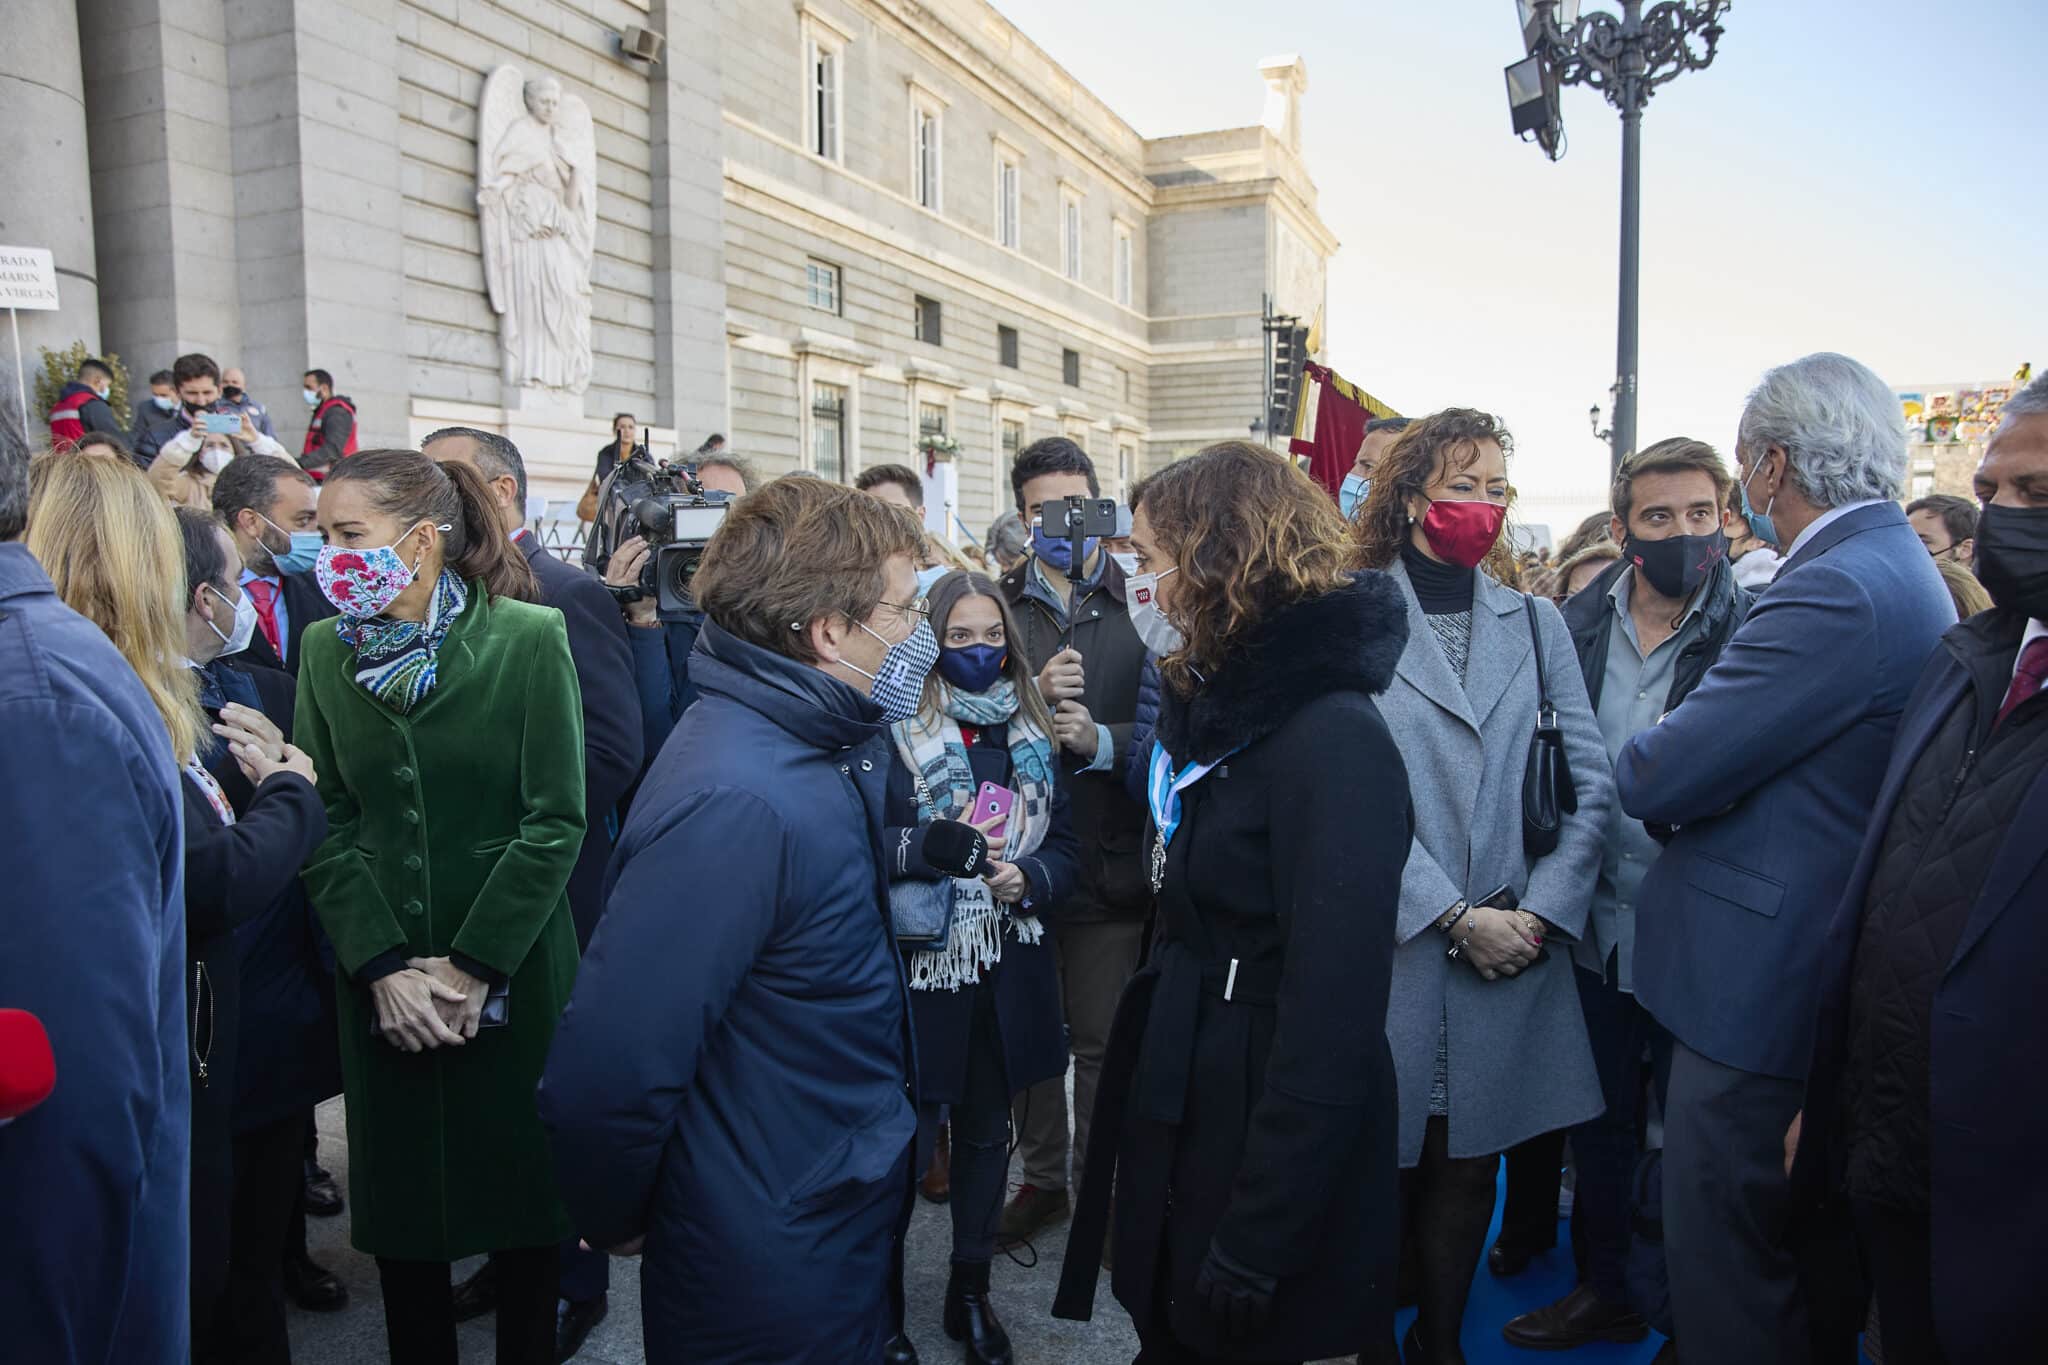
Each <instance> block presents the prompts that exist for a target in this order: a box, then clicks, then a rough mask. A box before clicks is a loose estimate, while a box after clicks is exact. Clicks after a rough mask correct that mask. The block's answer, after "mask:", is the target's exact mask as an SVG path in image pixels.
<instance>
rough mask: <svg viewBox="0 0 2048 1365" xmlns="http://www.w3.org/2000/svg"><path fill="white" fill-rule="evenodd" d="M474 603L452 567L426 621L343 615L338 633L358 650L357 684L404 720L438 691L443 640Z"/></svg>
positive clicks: (439, 586) (444, 574)
mask: <svg viewBox="0 0 2048 1365" xmlns="http://www.w3.org/2000/svg"><path fill="white" fill-rule="evenodd" d="M468 605H469V589H468V588H466V587H464V586H463V583H462V580H461V579H460V578H457V577H456V576H455V575H454V574H453V573H451V572H449V571H448V570H447V569H443V570H441V577H440V580H439V581H438V582H436V583H435V584H434V596H433V598H432V599H431V600H430V601H429V602H428V603H427V619H426V620H425V621H397V620H393V619H392V618H390V617H388V616H343V617H341V618H340V619H339V620H337V621H336V622H335V623H334V633H335V634H336V635H338V636H340V637H341V642H342V643H343V644H345V645H347V646H348V647H349V648H350V649H353V650H354V651H355V652H356V682H357V683H358V684H360V685H361V686H362V688H363V689H364V690H365V691H367V692H368V693H369V694H370V695H371V696H373V697H375V698H377V700H379V701H381V702H383V703H384V704H385V705H386V706H388V707H390V708H391V709H392V710H394V711H396V712H398V714H400V715H401V716H403V715H409V714H411V712H412V709H413V708H414V707H415V706H418V705H419V704H420V702H422V701H423V700H425V699H426V695H427V694H428V693H429V692H431V691H433V690H434V683H435V681H436V680H437V678H438V676H439V666H438V656H439V654H440V651H441V641H442V640H443V639H445V638H446V637H447V635H448V631H449V628H450V627H452V626H453V625H454V624H455V619H456V618H457V617H459V616H461V615H462V610H463V608H464V607H467V606H468Z"/></svg>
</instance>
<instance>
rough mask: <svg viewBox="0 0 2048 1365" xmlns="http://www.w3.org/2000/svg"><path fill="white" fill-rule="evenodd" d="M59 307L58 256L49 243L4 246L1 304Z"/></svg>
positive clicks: (0, 248)
mask: <svg viewBox="0 0 2048 1365" xmlns="http://www.w3.org/2000/svg"><path fill="white" fill-rule="evenodd" d="M55 307H57V258H56V257H55V256H53V255H51V254H50V252H49V250H48V249H47V248H45V247H39V246H0V308H26V309H28V310H30V311H32V312H33V311H48V310H50V309H53V308H55Z"/></svg>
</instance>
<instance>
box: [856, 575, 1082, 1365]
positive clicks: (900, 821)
mask: <svg viewBox="0 0 2048 1365" xmlns="http://www.w3.org/2000/svg"><path fill="white" fill-rule="evenodd" d="M927 608H928V610H929V611H930V612H931V624H932V631H933V633H934V634H936V635H937V636H938V638H939V646H940V653H939V661H938V666H937V668H936V670H935V671H934V672H933V673H932V675H931V676H930V677H929V678H928V679H926V682H925V688H924V700H923V703H922V704H921V705H920V706H919V708H918V713H917V715H915V716H913V717H912V718H911V719H909V720H907V721H903V722H901V723H899V724H897V725H895V726H892V727H891V729H890V737H891V739H892V741H893V742H894V745H895V749H896V763H895V765H894V766H893V767H892V768H891V770H890V773H889V785H888V794H887V797H886V800H885V804H884V807H883V815H882V819H883V823H884V830H883V840H882V847H883V849H884V850H885V851H886V852H888V853H889V855H890V856H889V868H888V871H889V875H890V879H891V887H890V895H891V900H892V903H893V904H895V905H897V906H899V907H904V906H907V907H912V908H915V907H918V906H922V907H924V908H926V909H929V908H930V907H932V906H935V905H939V904H942V903H945V902H946V901H950V903H951V908H952V918H951V922H950V925H949V930H948V933H947V936H946V938H945V940H944V941H943V942H939V941H935V940H934V941H928V942H925V943H922V944H919V943H915V942H904V943H903V944H902V946H903V949H904V963H903V965H904V976H905V978H906V979H907V980H908V981H909V983H910V1018H911V1026H912V1028H913V1030H914V1032H915V1034H916V1037H917V1057H918V1075H919V1079H920V1082H921V1085H920V1090H919V1095H918V1123H917V1166H916V1169H917V1170H920V1171H922V1170H924V1169H925V1167H926V1165H927V1164H929V1162H930V1160H931V1154H932V1148H933V1145H934V1143H935V1141H936V1139H937V1135H938V1129H939V1122H940V1107H941V1106H942V1105H950V1106H952V1134H953V1138H952V1141H953V1166H952V1195H951V1202H952V1207H953V1265H952V1274H951V1276H950V1278H949V1279H948V1281H947V1285H946V1312H945V1325H946V1334H947V1335H948V1336H950V1337H952V1338H953V1339H954V1340H956V1341H958V1340H963V1339H964V1340H965V1342H966V1347H967V1359H968V1361H969V1362H971V1363H973V1365H981V1363H983V1362H988V1363H991V1365H993V1363H995V1362H1004V1363H1006V1362H1008V1361H1009V1359H1010V1340H1009V1335H1008V1333H1006V1332H1005V1331H1004V1330H1003V1325H1002V1323H1001V1322H1000V1321H998V1320H997V1318H996V1315H995V1310H994V1308H993V1306H992V1305H991V1303H990V1302H989V1263H990V1261H991V1260H992V1259H993V1257H994V1254H995V1237H996V1227H997V1224H998V1222H999V1221H1000V1219H1001V1215H1002V1207H1003V1194H1004V1182H1005V1180H1006V1178H1007V1176H1008V1171H1009V1159H1010V1100H1011V1097H1012V1096H1014V1095H1016V1094H1017V1093H1018V1092H1020V1091H1023V1090H1026V1089H1029V1088H1030V1087H1031V1086H1033V1085H1036V1084H1037V1083H1038V1082H1040V1081H1044V1080H1050V1079H1051V1078H1053V1077H1055V1076H1061V1075H1064V1074H1065V1073H1066V1069H1067V1042H1066V1031H1065V1024H1064V1019H1063V1016H1062V1012H1061V1007H1060V991H1059V980H1058V978H1057V977H1056V976H1055V974H1054V971H1053V957H1052V951H1051V948H1050V945H1049V944H1047V942H1046V934H1047V933H1048V932H1049V931H1050V926H1048V925H1047V924H1045V923H1044V922H1043V921H1042V920H1041V919H1040V918H1039V916H1040V915H1041V914H1043V913H1044V912H1045V911H1046V910H1047V909H1049V908H1050V907H1052V906H1054V905H1056V904H1058V903H1059V902H1060V900H1062V899H1063V898H1064V897H1065V896H1066V894H1067V893H1068V892H1069V891H1070V890H1072V889H1073V885H1074V880H1075V878H1076V876H1077V875H1078V873H1079V865H1078V861H1077V859H1078V854H1077V852H1076V846H1075V842H1074V832H1073V829H1072V827H1071V826H1070V824H1069V823H1068V818H1067V797H1066V792H1065V791H1064V790H1063V789H1062V788H1061V787H1060V785H1059V782H1058V780H1057V758H1056V755H1055V751H1054V747H1053V743H1052V738H1051V736H1052V717H1051V716H1050V714H1048V713H1047V711H1046V709H1045V703H1044V702H1043V701H1041V700H1040V699H1039V696H1038V692H1037V690H1036V688H1035V687H1034V686H1033V683H1032V675H1031V667H1030V664H1029V662H1028V661H1027V660H1026V659H1025V657H1024V655H1023V653H1022V652H1021V651H1017V652H1012V650H1011V647H1010V644H1011V637H1012V624H1013V623H1012V621H1011V618H1010V612H1009V608H1008V607H1007V606H1005V605H1004V602H1003V598H1002V594H1001V590H1000V589H998V588H997V587H996V585H995V584H994V583H993V582H991V581H990V580H989V579H987V578H985V577H983V576H982V575H980V574H970V573H965V572H956V573H950V574H947V575H946V576H945V577H943V578H941V579H939V580H938V581H937V582H936V583H934V584H933V585H932V590H931V593H930V595H929V597H928V600H927ZM984 784H993V785H994V786H995V787H997V788H1000V789H1002V790H1004V791H1007V792H1009V793H1010V794H1011V798H1012V800H1013V801H1014V806H1013V809H1012V811H1011V814H1010V816H1009V818H1008V820H1007V821H1002V820H1001V819H1000V817H991V816H989V815H988V814H987V810H986V807H985V805H982V804H979V803H977V801H976V794H977V793H978V792H979V791H980V790H981V789H982V787H983V785H984ZM970 826H971V829H970V828H969V827H970ZM949 836H950V837H951V838H952V839H954V840H955V841H956V842H957V841H958V840H960V839H962V838H966V839H970V840H973V841H975V842H976V843H978V844H979V845H981V846H982V853H981V856H980V863H981V868H982V871H981V873H980V875H979V876H977V877H970V878H960V879H956V878H953V877H949V876H947V875H946V874H945V873H944V872H941V871H940V870H939V869H938V868H936V867H934V866H932V864H931V862H930V861H928V860H927V858H926V856H925V853H926V846H927V842H928V841H931V840H944V839H946V838H947V837H949ZM940 861H942V862H947V863H949V864H953V865H957V862H956V860H955V859H953V858H951V857H942V858H941V859H940ZM908 922H910V921H909V920H908V919H906V918H903V917H899V920H898V927H899V930H900V929H902V928H903V926H904V925H905V924H906V923H908ZM885 1358H886V1359H888V1360H890V1361H898V1360H905V1361H907V1360H913V1359H915V1355H914V1353H913V1352H912V1350H911V1347H910V1343H909V1342H908V1340H907V1339H906V1338H904V1337H902V1336H901V1335H899V1336H898V1337H897V1338H896V1340H895V1341H893V1342H891V1343H890V1347H889V1354H888V1355H887V1356H886V1357H885Z"/></svg>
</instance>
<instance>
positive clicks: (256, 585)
mask: <svg viewBox="0 0 2048 1365" xmlns="http://www.w3.org/2000/svg"><path fill="white" fill-rule="evenodd" d="M242 591H243V592H246V593H248V594H249V596H250V597H251V598H253V599H254V600H255V602H256V624H257V625H258V626H261V627H262V628H263V638H264V639H266V640H268V641H270V647H271V649H273V650H275V651H276V652H277V661H278V662H279V663H283V662H284V641H283V640H280V639H279V638H278V635H277V585H276V584H274V583H266V582H265V581H264V580H262V579H260V578H252V579H250V580H249V581H248V582H247V583H244V584H243V585H242ZM2044 643H2048V641H2044Z"/></svg>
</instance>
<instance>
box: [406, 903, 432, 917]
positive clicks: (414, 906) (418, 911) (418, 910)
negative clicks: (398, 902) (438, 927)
mask: <svg viewBox="0 0 2048 1365" xmlns="http://www.w3.org/2000/svg"><path fill="white" fill-rule="evenodd" d="M426 912H427V907H426V906H425V905H423V904H421V903H420V902H419V901H407V902H406V903H405V913H406V914H408V915H424V914H425V913H426Z"/></svg>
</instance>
